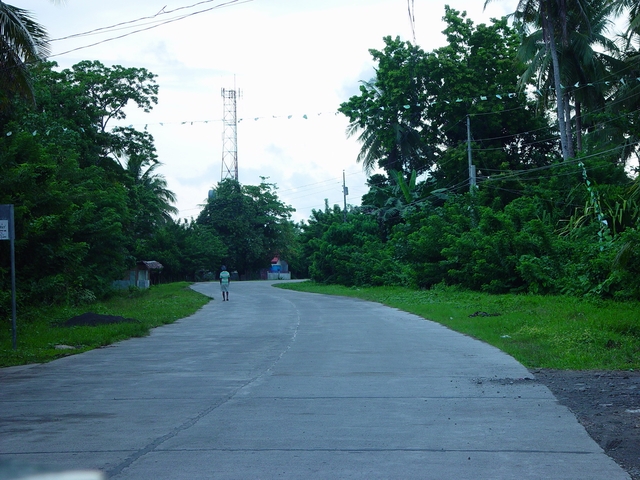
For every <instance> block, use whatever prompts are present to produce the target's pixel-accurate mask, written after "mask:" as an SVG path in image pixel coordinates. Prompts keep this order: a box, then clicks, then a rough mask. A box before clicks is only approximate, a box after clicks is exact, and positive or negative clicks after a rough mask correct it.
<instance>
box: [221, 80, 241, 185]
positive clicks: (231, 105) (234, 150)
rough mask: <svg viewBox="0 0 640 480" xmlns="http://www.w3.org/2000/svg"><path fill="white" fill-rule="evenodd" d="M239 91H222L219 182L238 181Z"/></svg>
mask: <svg viewBox="0 0 640 480" xmlns="http://www.w3.org/2000/svg"><path fill="white" fill-rule="evenodd" d="M239 96H241V94H240V91H239V90H237V91H236V90H235V89H234V90H227V89H225V88H223V89H222V98H223V99H224V107H223V113H222V173H221V175H220V180H224V179H225V178H233V179H234V180H236V181H238V118H237V111H236V104H237V98H238V97H239Z"/></svg>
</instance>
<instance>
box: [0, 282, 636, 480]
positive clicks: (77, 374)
mask: <svg viewBox="0 0 640 480" xmlns="http://www.w3.org/2000/svg"><path fill="white" fill-rule="evenodd" d="M271 283H272V282H245V283H232V285H231V293H230V301H229V302H222V301H221V297H220V293H219V290H218V288H219V287H218V285H217V284H215V283H202V284H196V285H194V287H193V288H195V289H196V290H198V291H200V292H203V293H205V294H209V295H214V297H215V300H213V301H211V302H210V303H209V304H208V305H206V306H205V307H204V308H202V309H201V310H200V311H199V312H197V313H196V314H195V315H193V316H191V317H188V318H185V319H182V320H180V321H178V322H176V323H175V324H173V325H168V326H164V327H161V328H158V329H155V330H154V331H153V332H152V334H151V335H150V336H149V337H146V338H138V339H132V340H127V341H125V342H122V343H119V344H117V345H114V346H112V347H109V348H104V349H99V350H94V351H91V352H87V353H84V354H82V355H75V356H71V357H67V358H64V359H61V360H57V361H55V362H51V363H48V364H44V365H36V366H30V367H28V368H20V367H18V368H11V369H4V370H0V460H5V461H6V460H12V461H15V462H21V463H28V464H34V465H35V464H37V465H47V466H50V467H55V468H64V469H99V470H101V471H103V472H104V473H105V476H106V477H107V478H114V479H136V480H147V479H149V480H151V479H153V480H158V479H173V480H175V479H190V480H193V479H227V478H237V479H254V478H260V479H271V478H294V479H298V478H305V479H315V478H323V479H325V478H326V479H336V478H362V479H374V478H384V479H392V478H393V479H395V478H401V479H409V478H419V479H439V480H442V479H456V480H459V479H474V480H479V479H518V480H523V479H563V480H566V479H580V480H583V479H586V478H589V479H606V480H615V479H626V478H629V477H628V476H627V475H626V473H625V472H624V471H623V470H622V469H620V468H619V467H618V466H617V465H616V464H615V463H614V462H613V461H612V460H611V459H610V458H609V457H607V456H606V455H605V454H604V453H603V451H602V450H601V449H600V447H599V446H598V445H597V444H596V443H595V442H594V441H593V440H591V438H590V437H589V436H588V435H587V433H586V431H585V430H584V428H583V427H582V426H581V425H580V424H579V423H578V422H577V420H576V418H575V417H574V416H573V415H572V414H571V412H570V411H569V410H567V409H566V408H565V407H563V406H561V405H559V404H558V402H557V401H556V400H555V398H554V397H553V395H552V394H551V393H550V392H549V390H548V389H547V388H546V387H544V386H543V385H540V384H538V383H536V382H534V381H533V380H532V376H531V374H530V373H529V372H528V371H527V370H526V369H525V368H524V367H523V366H522V365H520V364H519V363H518V362H516V361H515V360H514V359H513V358H511V357H509V356H508V355H506V354H504V353H502V352H500V351H498V350H496V349H494V348H493V347H490V346H488V345H485V344H483V343H481V342H478V341H476V340H473V339H471V338H469V337H466V336H464V335H460V334H458V333H454V332H452V331H450V330H448V329H446V328H444V327H442V326H440V325H438V324H436V323H432V322H429V321H426V320H423V319H421V318H419V317H416V316H413V315H410V314H407V313H403V312H400V311H397V310H394V309H391V308H387V307H383V306H381V305H378V304H375V303H369V302H364V301H359V300H353V299H347V298H339V297H329V296H323V295H315V294H305V293H296V292H291V291H286V290H281V289H277V288H273V287H272V286H271Z"/></svg>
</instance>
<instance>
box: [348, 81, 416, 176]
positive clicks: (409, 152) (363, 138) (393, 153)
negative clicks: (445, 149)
mask: <svg viewBox="0 0 640 480" xmlns="http://www.w3.org/2000/svg"><path fill="white" fill-rule="evenodd" d="M362 83H363V87H361V91H362V89H363V88H364V90H365V91H366V93H367V95H368V97H369V99H370V101H371V104H373V105H380V104H381V103H382V102H381V101H380V99H381V97H382V96H383V95H384V93H383V92H382V91H381V90H380V88H379V87H378V86H377V85H376V84H375V80H372V81H370V82H362ZM385 118H386V120H383V119H385ZM381 124H382V125H383V129H384V131H385V132H384V134H383V132H381V131H380V125H381ZM354 135H358V141H359V142H360V144H361V148H360V152H359V153H358V157H357V158H356V161H357V162H358V163H360V162H362V168H363V169H364V171H365V173H367V174H368V175H369V174H371V173H372V172H373V170H375V169H376V168H377V167H381V168H383V169H384V170H386V171H387V172H389V171H390V170H394V169H399V170H406V171H407V172H410V171H411V170H412V169H413V168H416V167H415V165H414V163H415V161H416V159H419V158H420V156H421V154H420V152H421V146H420V145H421V138H420V132H418V131H417V130H416V129H415V128H413V127H412V126H411V125H410V124H409V122H408V121H407V120H406V119H405V118H404V117H403V116H402V115H401V114H397V115H394V114H393V113H391V114H389V112H386V114H385V112H382V111H380V118H378V119H375V121H373V122H364V121H363V120H362V119H361V118H356V119H354V120H353V121H352V122H351V123H350V124H349V126H348V127H347V136H348V137H352V136H354Z"/></svg>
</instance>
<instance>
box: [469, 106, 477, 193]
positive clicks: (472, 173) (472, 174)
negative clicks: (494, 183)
mask: <svg viewBox="0 0 640 480" xmlns="http://www.w3.org/2000/svg"><path fill="white" fill-rule="evenodd" d="M467 157H468V158H469V191H470V192H473V189H474V188H475V186H476V166H475V165H474V164H473V161H472V159H471V119H470V117H469V115H467Z"/></svg>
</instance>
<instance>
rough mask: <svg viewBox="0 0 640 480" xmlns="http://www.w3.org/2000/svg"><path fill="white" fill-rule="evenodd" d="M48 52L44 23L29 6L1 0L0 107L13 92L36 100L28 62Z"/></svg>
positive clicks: (41, 58) (42, 58)
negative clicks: (32, 12) (35, 18)
mask: <svg viewBox="0 0 640 480" xmlns="http://www.w3.org/2000/svg"><path fill="white" fill-rule="evenodd" d="M48 55H49V43H48V37H47V32H46V30H45V29H44V27H42V26H41V25H40V24H38V23H37V22H36V21H35V20H34V19H33V17H32V16H31V14H30V13H29V12H28V11H27V10H23V9H21V8H18V7H14V6H12V5H8V4H6V3H4V2H2V1H0V92H3V93H2V94H0V108H2V107H3V106H4V105H5V104H6V102H7V100H8V96H10V95H21V96H23V97H27V98H31V99H32V100H33V90H32V87H31V82H30V79H29V72H28V65H29V64H30V63H33V62H37V61H40V60H44V59H45V58H46V57H47V56H48Z"/></svg>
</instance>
